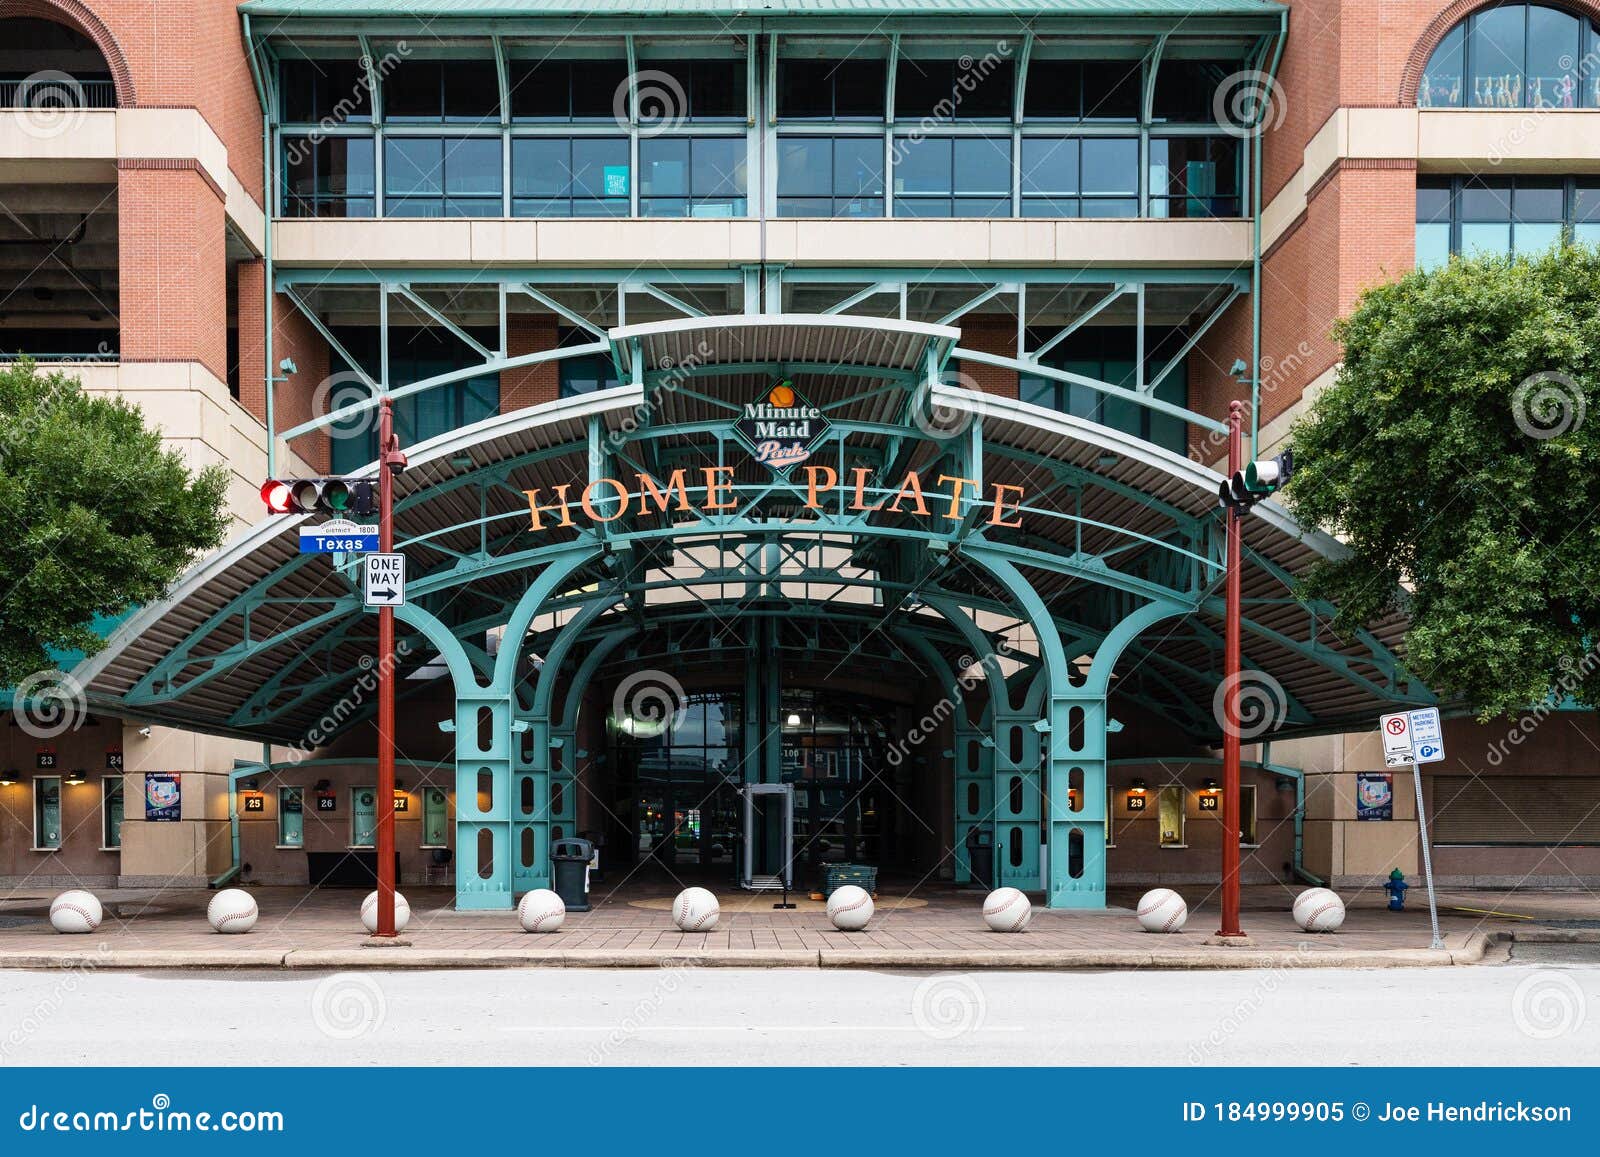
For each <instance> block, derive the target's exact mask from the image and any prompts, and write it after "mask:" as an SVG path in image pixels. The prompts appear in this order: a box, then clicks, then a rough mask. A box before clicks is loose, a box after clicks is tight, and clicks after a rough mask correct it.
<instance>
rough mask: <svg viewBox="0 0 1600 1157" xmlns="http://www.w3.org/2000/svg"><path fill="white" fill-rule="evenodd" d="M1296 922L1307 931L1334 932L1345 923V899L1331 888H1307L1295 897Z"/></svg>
mask: <svg viewBox="0 0 1600 1157" xmlns="http://www.w3.org/2000/svg"><path fill="white" fill-rule="evenodd" d="M1294 922H1295V923H1296V924H1298V925H1300V927H1301V928H1303V929H1304V930H1305V931H1307V932H1332V931H1334V930H1335V929H1337V928H1338V927H1339V925H1341V924H1343V923H1344V901H1343V900H1341V899H1339V896H1338V893H1336V892H1334V891H1333V889H1331V888H1307V889H1306V890H1305V891H1304V892H1301V893H1300V894H1299V895H1298V896H1296V897H1295V899H1294Z"/></svg>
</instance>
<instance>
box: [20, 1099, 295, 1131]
mask: <svg viewBox="0 0 1600 1157" xmlns="http://www.w3.org/2000/svg"><path fill="white" fill-rule="evenodd" d="M17 1128H18V1129H19V1130H21V1131H22V1132H24V1133H282V1132H283V1131H284V1129H285V1128H286V1125H285V1124H284V1119H283V1112H282V1110H278V1109H222V1110H220V1111H212V1110H207V1109H203V1110H201V1111H199V1112H191V1111H189V1110H187V1109H174V1108H173V1107H172V1098H171V1097H169V1096H168V1095H167V1094H166V1093H157V1094H156V1095H155V1096H153V1097H151V1098H150V1104H149V1106H148V1107H144V1106H141V1107H140V1108H137V1109H99V1108H96V1109H56V1108H52V1107H51V1106H49V1105H44V1106H40V1105H29V1106H28V1107H27V1108H26V1109H24V1110H23V1111H22V1112H21V1113H20V1114H19V1115H18V1117H17Z"/></svg>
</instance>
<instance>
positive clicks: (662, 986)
mask: <svg viewBox="0 0 1600 1157" xmlns="http://www.w3.org/2000/svg"><path fill="white" fill-rule="evenodd" d="M698 967H699V964H698V963H697V962H696V961H693V960H685V961H684V962H683V963H681V964H679V965H678V966H677V967H675V968H672V969H669V970H668V971H665V972H663V973H661V974H660V975H659V976H658V977H657V978H656V982H655V983H654V984H652V985H651V986H650V991H649V992H647V993H645V994H644V995H643V996H641V997H640V998H639V999H638V1000H636V1001H635V1002H634V1004H633V1007H632V1008H630V1009H629V1010H628V1011H627V1012H626V1013H625V1014H624V1015H623V1017H622V1019H621V1020H620V1021H618V1022H617V1027H616V1028H614V1029H612V1030H611V1031H610V1032H609V1033H607V1034H606V1036H605V1038H604V1039H603V1040H601V1041H600V1042H599V1043H598V1044H596V1045H593V1046H591V1047H590V1049H589V1053H588V1056H587V1057H585V1063H587V1064H589V1065H596V1066H598V1065H603V1064H605V1062H606V1061H607V1060H608V1059H609V1058H610V1057H611V1055H612V1054H613V1053H615V1052H616V1051H617V1050H618V1049H620V1048H622V1047H623V1046H624V1045H626V1044H627V1043H628V1042H629V1041H631V1040H633V1039H635V1038H636V1037H637V1036H638V1035H639V1034H640V1033H641V1032H643V1031H644V1030H645V1029H647V1028H648V1027H649V1026H650V1022H651V1021H653V1020H654V1019H655V1018H656V1016H657V1015H658V1014H659V1013H660V1012H661V1010H662V1008H664V1007H665V1006H666V1003H667V1001H668V1000H670V999H671V998H672V997H673V996H674V995H676V994H677V992H678V990H679V989H680V988H682V987H683V985H684V982H685V981H686V980H687V979H688V978H689V976H691V975H692V974H693V973H694V971H695V969H697V968H698Z"/></svg>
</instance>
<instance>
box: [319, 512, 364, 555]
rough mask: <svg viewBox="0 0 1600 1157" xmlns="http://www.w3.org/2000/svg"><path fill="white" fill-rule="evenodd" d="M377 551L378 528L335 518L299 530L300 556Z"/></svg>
mask: <svg viewBox="0 0 1600 1157" xmlns="http://www.w3.org/2000/svg"><path fill="white" fill-rule="evenodd" d="M377 549H378V528H377V527H376V526H362V525H360V524H359V523H355V522H351V521H349V520H348V519H344V518H335V519H333V520H331V521H329V522H324V523H323V524H322V525H321V526H302V527H301V528H300V553H301V554H335V553H341V552H342V553H345V554H357V553H363V552H366V551H373V550H377Z"/></svg>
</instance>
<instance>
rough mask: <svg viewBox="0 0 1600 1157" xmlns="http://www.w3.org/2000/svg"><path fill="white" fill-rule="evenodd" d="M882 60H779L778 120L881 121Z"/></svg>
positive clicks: (883, 92)
mask: <svg viewBox="0 0 1600 1157" xmlns="http://www.w3.org/2000/svg"><path fill="white" fill-rule="evenodd" d="M888 71H889V65H888V62H887V61H885V60H780V61H779V62H778V119H779V120H804V121H851V120H861V121H881V120H883V119H884V109H885V96H886V94H887V88H886V81H887V77H888Z"/></svg>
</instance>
